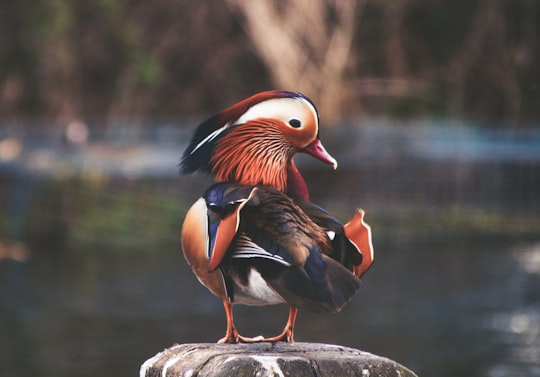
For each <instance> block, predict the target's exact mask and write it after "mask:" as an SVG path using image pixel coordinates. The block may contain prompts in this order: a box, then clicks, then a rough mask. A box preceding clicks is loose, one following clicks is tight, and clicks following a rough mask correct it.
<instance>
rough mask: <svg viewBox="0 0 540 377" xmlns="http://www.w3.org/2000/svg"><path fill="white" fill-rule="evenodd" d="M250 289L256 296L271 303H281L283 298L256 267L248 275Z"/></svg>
mask: <svg viewBox="0 0 540 377" xmlns="http://www.w3.org/2000/svg"><path fill="white" fill-rule="evenodd" d="M248 281H249V287H250V291H251V292H253V296H254V297H260V298H262V299H263V300H264V301H266V302H268V303H270V304H280V303H282V302H283V298H282V297H281V296H280V295H278V294H277V293H276V291H274V290H273V289H272V288H271V287H270V286H269V285H268V283H267V282H266V280H264V279H263V277H262V275H261V274H260V273H259V272H258V271H257V270H255V269H252V270H251V271H250V272H249V276H248Z"/></svg>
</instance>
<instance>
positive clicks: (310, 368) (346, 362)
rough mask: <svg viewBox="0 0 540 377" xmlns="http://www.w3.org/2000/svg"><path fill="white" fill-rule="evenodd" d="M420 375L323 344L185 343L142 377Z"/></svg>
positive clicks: (147, 366) (150, 364) (149, 364)
mask: <svg viewBox="0 0 540 377" xmlns="http://www.w3.org/2000/svg"><path fill="white" fill-rule="evenodd" d="M214 376H220V377H222V376H225V377H227V376H231V377H232V376H234V377H243V376H245V377H267V376H272V377H274V376H278V377H285V376H295V377H303V376H305V377H340V376H351V377H417V376H416V374H415V373H413V372H412V371H410V370H409V369H407V368H405V367H404V366H402V365H400V364H398V363H396V362H395V361H392V360H390V359H387V358H385V357H381V356H376V355H373V354H371V353H368V352H364V351H360V350H357V349H353V348H348V347H342V346H336V345H330V344H319V343H282V342H278V343H255V344H213V343H197V344H181V345H176V346H173V347H171V348H168V349H166V350H164V351H163V352H160V353H158V354H157V355H155V356H154V357H152V358H151V359H148V360H147V361H146V362H145V363H144V364H143V365H142V366H141V371H140V377H214Z"/></svg>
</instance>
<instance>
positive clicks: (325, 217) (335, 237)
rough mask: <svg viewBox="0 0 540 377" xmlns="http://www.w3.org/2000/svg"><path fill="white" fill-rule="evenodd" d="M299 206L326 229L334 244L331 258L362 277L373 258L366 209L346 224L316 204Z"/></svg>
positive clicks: (305, 202)
mask: <svg viewBox="0 0 540 377" xmlns="http://www.w3.org/2000/svg"><path fill="white" fill-rule="evenodd" d="M298 204H299V206H300V207H301V208H302V210H303V211H304V212H305V213H306V214H307V215H308V216H309V217H310V218H311V219H312V220H313V221H314V222H315V223H316V224H317V225H319V226H320V227H322V228H324V229H326V232H327V234H328V238H329V239H330V240H331V242H332V248H331V249H330V251H329V254H328V256H330V257H331V258H332V259H334V260H336V261H338V262H339V263H341V264H342V265H343V266H345V267H346V268H347V269H348V270H350V271H353V272H354V274H355V275H356V276H357V277H360V276H362V275H363V274H364V273H365V272H366V271H367V270H368V269H369V267H370V266H371V264H372V263H373V257H374V252H373V243H372V239H371V227H370V226H369V225H368V224H367V223H366V222H365V221H364V216H365V212H364V210H362V209H358V210H356V212H355V214H354V216H353V218H352V219H351V220H350V221H349V222H348V223H347V224H345V225H343V224H342V223H341V222H339V221H338V220H337V219H336V218H335V217H334V216H333V215H332V214H330V213H329V212H328V211H326V210H325V209H324V208H322V207H320V206H318V205H317V204H315V203H312V202H307V201H303V202H299V203H298Z"/></svg>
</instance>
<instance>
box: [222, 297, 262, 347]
mask: <svg viewBox="0 0 540 377" xmlns="http://www.w3.org/2000/svg"><path fill="white" fill-rule="evenodd" d="M223 307H224V308H225V316H226V317H227V330H226V332H225V336H224V337H223V338H221V339H220V340H218V343H257V342H262V341H264V338H263V337H262V336H257V337H255V338H246V337H244V336H242V335H240V334H238V330H236V327H235V326H234V320H233V309H232V307H233V306H232V304H231V303H230V302H229V301H227V300H223Z"/></svg>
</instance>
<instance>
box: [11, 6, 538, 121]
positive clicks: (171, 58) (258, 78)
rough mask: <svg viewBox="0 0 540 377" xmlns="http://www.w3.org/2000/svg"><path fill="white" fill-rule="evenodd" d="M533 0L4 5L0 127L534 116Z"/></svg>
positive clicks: (535, 25) (535, 36) (525, 118)
mask: <svg viewBox="0 0 540 377" xmlns="http://www.w3.org/2000/svg"><path fill="white" fill-rule="evenodd" d="M539 17H540V7H539V6H538V2H537V1H535V0H473V1H469V0H455V1H452V2H447V1H444V0H433V1H429V2H428V1H425V0H424V1H423V0H400V1H392V0H372V1H367V0H350V1H349V0H345V1H343V0H295V1H276V0H273V1H272V0H258V1H248V0H227V1H226V2H223V1H221V0H206V1H204V2H197V1H186V0H153V1H152V2H149V1H144V0H96V1H93V2H82V1H69V0H34V1H33V2H31V3H29V2H27V1H20V0H3V2H2V6H1V7H0V67H1V69H0V122H1V121H5V120H8V119H19V118H36V117H37V118H46V119H48V120H51V119H52V120H55V121H56V122H68V121H70V120H71V119H75V118H79V119H90V120H91V119H97V120H98V121H99V122H97V123H99V124H103V125H104V127H106V125H107V124H108V123H111V124H114V123H117V122H118V121H119V120H121V119H128V120H130V119H131V120H134V119H140V118H143V117H154V118H155V117H161V118H162V117H179V116H202V115H203V114H208V113H210V112H213V111H215V110H216V109H220V108H223V107H225V106H227V105H229V104H230V103H233V102H235V101H237V100H238V99H240V98H242V97H245V96H247V95H250V94H253V93H254V92H257V91H260V90H265V89H270V88H278V89H289V90H297V91H302V92H304V93H305V94H307V95H308V96H310V97H312V98H313V100H314V101H315V102H316V103H317V105H318V107H319V109H320V113H321V115H322V116H323V117H325V118H326V119H325V120H327V121H329V122H327V123H331V122H337V121H339V120H340V118H343V117H351V116H357V115H359V114H368V115H382V116H402V117H415V116H438V117H441V116H442V117H460V118H473V119H485V120H490V121H492V120H495V121H498V120H505V121H506V123H507V124H508V123H509V122H510V123H511V124H515V125H521V124H524V123H526V122H527V121H532V120H537V119H538V118H540V108H539V107H538V101H539V98H540V69H539V65H538V64H537V62H538V61H540V56H539V53H540V50H539V48H538V47H539V46H538V45H539V43H540V39H539V38H538V35H540V33H539V30H538V29H539V23H538V22H537V21H538V19H539Z"/></svg>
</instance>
